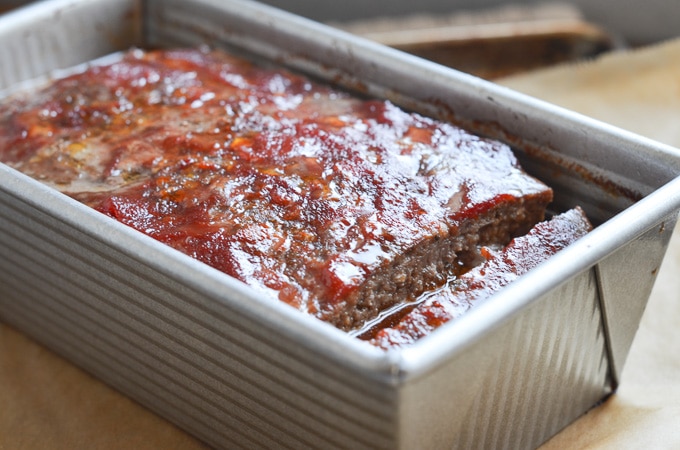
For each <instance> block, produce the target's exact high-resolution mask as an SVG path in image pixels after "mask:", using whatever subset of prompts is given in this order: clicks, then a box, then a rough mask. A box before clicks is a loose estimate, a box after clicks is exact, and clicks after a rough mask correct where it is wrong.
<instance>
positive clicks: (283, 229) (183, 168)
mask: <svg viewBox="0 0 680 450" xmlns="http://www.w3.org/2000/svg"><path fill="white" fill-rule="evenodd" d="M0 130H1V131H0V158H1V159H2V160H3V161H4V162H6V163H7V164H10V165H11V166H13V167H15V168H17V169H19V170H21V171H23V172H25V173H27V174H28V175H31V176H33V177H35V178H37V179H39V180H41V181H43V182H44V183H47V184H49V185H50V186H53V187H55V188H57V189H59V190H61V191H62V192H64V193H66V194H68V195H70V196H72V197H73V198H75V199H78V200H80V201H82V202H84V203H85V204H87V205H89V206H91V207H93V208H95V209H97V210H99V211H101V212H102V213H104V214H107V215H109V216H111V217H113V218H115V219H117V220H119V221H120V222H122V223H124V224H126V225H129V226H131V227H134V228H136V229H137V230H139V231H141V232H143V233H146V234H148V235H149V236H152V237H153V238H155V239H157V240H159V241H161V242H164V243H166V244H168V245H170V246H172V247H174V248H176V249H178V250H180V251H182V252H184V253H186V254H189V255H191V256H193V257H195V258H197V259H199V260H201V261H203V262H205V263H206V264H209V265H210V266H212V267H215V268H217V269H219V270H221V271H223V272H225V273H227V274H229V275H231V276H233V277H235V278H237V279H239V280H242V281H244V282H246V283H248V284H249V285H251V286H252V287H253V288H255V289H257V290H258V291H259V292H261V293H262V295H265V296H268V297H272V298H278V299H279V300H281V301H284V302H286V303H288V304H290V305H292V306H293V307H295V308H297V309H299V310H301V311H304V312H306V313H308V314H311V315H313V316H315V317H318V318H320V319H322V320H325V321H328V322H330V323H332V324H333V325H335V326H337V327H339V328H341V329H343V330H352V329H356V328H358V327H360V326H361V325H362V324H363V323H365V322H366V321H367V320H370V319H372V318H374V317H375V316H376V315H377V314H378V313H379V312H380V311H382V310H384V309H385V308H388V307H390V306H392V305H394V304H396V303H401V302H411V301H413V300H415V299H417V298H418V297H419V296H420V295H421V294H422V293H423V292H424V291H426V290H430V289H434V288H437V287H439V286H441V285H442V284H444V283H445V282H446V280H447V279H449V278H450V276H451V274H452V273H453V274H455V273H457V272H458V271H460V270H461V267H464V266H469V265H470V264H473V263H474V262H475V261H477V260H478V259H479V252H478V248H479V247H480V246H483V245H505V244H507V243H508V242H509V241H510V240H511V239H512V238H513V237H515V236H518V235H521V234H524V233H526V232H527V231H528V230H529V229H530V228H531V227H532V226H533V224H535V223H536V222H538V221H540V220H542V219H543V217H544V213H545V208H546V205H547V204H548V203H549V202H550V201H551V200H552V191H551V190H550V188H548V187H547V186H546V185H544V184H543V183H541V182H539V181H537V180H536V179H534V178H532V177H530V176H529V175H527V174H526V173H525V172H523V171H522V169H521V168H520V166H519V165H518V163H517V160H516V159H515V156H514V155H513V153H512V151H511V149H510V148H509V147H508V146H506V145H504V144H502V143H500V142H496V141H491V140H486V139H483V138H480V137H478V136H475V135H473V134H470V133H468V132H466V131H464V130H462V129H460V128H458V127H455V126H453V125H451V124H448V123H443V122H440V121H437V120H433V119H430V118H427V117H423V116H420V115H418V114H414V113H410V112H406V111H403V110H402V109H400V108H398V107H396V106H395V105H393V104H391V103H390V102H388V101H380V100H366V99H360V98H358V97H355V96H352V95H350V94H348V93H346V92H343V91H339V90H335V89H333V88H331V87H328V86H323V85H319V84H317V83H314V82H312V81H310V80H309V79H307V78H305V77H302V76H298V75H296V74H292V73H289V72H286V71H283V70H280V69H270V68H263V67H259V66H256V65H253V64H251V63H248V62H246V61H244V60H242V59H239V58H236V57H234V56H232V55H228V54H225V53H224V52H221V51H208V50H198V49H176V50H161V51H150V52H145V51H141V50H133V51H130V52H128V53H127V54H125V55H124V56H123V57H122V58H121V59H120V60H119V61H116V62H113V63H110V64H108V65H101V66H92V67H89V68H88V69H86V70H84V71H83V72H81V73H77V74H74V75H71V76H68V77H64V78H61V79H59V80H54V81H53V82H51V83H50V84H49V85H48V86H46V87H45V88H44V89H42V90H40V91H39V92H34V93H32V94H31V95H27V96H15V97H13V98H12V99H10V100H8V101H6V102H4V103H3V104H2V105H1V106H0Z"/></svg>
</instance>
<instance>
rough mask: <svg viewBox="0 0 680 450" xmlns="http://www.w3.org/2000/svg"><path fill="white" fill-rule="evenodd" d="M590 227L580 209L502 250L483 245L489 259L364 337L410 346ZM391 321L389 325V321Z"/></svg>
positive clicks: (379, 343)
mask: <svg viewBox="0 0 680 450" xmlns="http://www.w3.org/2000/svg"><path fill="white" fill-rule="evenodd" d="M591 228H592V226H591V224H590V222H589V221H588V218H587V217H586V215H585V213H584V212H583V210H582V209H581V208H579V207H576V208H574V209H571V210H569V211H567V212H565V213H563V214H560V215H557V216H555V217H553V218H552V219H551V220H549V221H545V222H541V223H539V224H537V225H536V226H535V227H534V228H532V229H531V231H530V232H529V233H528V234H526V235H524V236H520V237H517V238H515V239H513V240H512V241H511V242H510V244H508V246H507V247H505V248H504V249H502V250H501V251H494V250H493V249H489V248H485V249H483V250H482V254H483V255H484V258H485V261H484V262H483V263H482V264H480V265H478V266H476V267H474V268H473V269H471V270H470V271H469V272H466V273H465V274H463V275H461V276H460V277H458V278H457V279H455V280H453V281H452V282H450V283H447V284H446V285H444V286H442V287H441V288H438V289H435V290H432V291H430V292H427V293H426V294H424V295H422V296H421V299H420V300H419V301H416V302H413V303H412V304H411V305H410V306H409V307H407V308H404V309H403V310H402V311H395V312H394V313H393V315H392V316H391V317H389V316H388V317H386V318H385V319H383V321H382V322H381V323H377V324H375V325H373V326H372V327H368V330H366V331H365V332H364V333H362V334H361V335H360V337H361V338H362V339H365V340H368V341H370V342H371V343H372V344H373V345H376V346H378V347H382V348H385V349H388V348H394V347H401V346H404V345H409V344H412V343H413V342H415V341H416V340H418V339H420V338H422V337H424V336H426V335H428V334H430V333H431V332H432V330H434V329H436V328H438V327H440V326H441V325H443V324H444V323H447V322H450V321H452V320H454V319H456V318H458V317H460V316H461V314H463V313H465V312H466V311H467V310H469V309H470V308H472V307H473V306H474V305H476V304H478V303H479V302H481V301H483V300H485V299H487V298H489V297H491V295H492V294H494V293H495V292H497V291H498V290H500V289H501V288H503V287H505V286H507V285H508V284H509V283H510V282H512V281H514V280H515V279H517V278H518V277H520V276H521V275H524V274H525V273H527V272H528V271H529V270H531V269H533V268H534V267H536V266H537V265H538V264H540V263H542V262H543V261H545V260H546V259H548V257H550V256H552V255H554V254H555V253H557V252H558V251H560V250H562V249H563V248H565V247H566V246H568V245H569V244H571V243H572V242H574V241H575V240H576V239H578V238H580V237H582V236H584V235H585V234H586V233H588V232H589V231H590V230H591ZM386 321H389V322H391V323H389V324H386V323H385V322H386Z"/></svg>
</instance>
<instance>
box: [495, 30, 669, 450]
mask: <svg viewBox="0 0 680 450" xmlns="http://www.w3.org/2000/svg"><path fill="white" fill-rule="evenodd" d="M499 83H500V84H503V85H505V86H508V87H511V88H513V89H516V90H518V91H520V92H524V93H527V94H530V95H532V96H534V97H538V98H540V99H543V100H547V101H549V102H551V103H554V104H557V105H560V106H563V107H566V108H568V109H571V110H574V111H577V112H580V113H582V114H585V115H588V116H590V117H594V118H596V119H599V120H602V121H604V122H607V123H610V124H613V125H616V126H618V127H621V128H624V129H626V130H629V131H633V132H635V133H638V134H640V135H643V136H646V137H649V138H652V139H655V140H657V141H660V142H663V143H666V144H669V145H672V146H674V147H678V148H680V40H674V41H670V42H665V43H663V44H659V45H657V46H654V47H649V48H645V49H641V50H637V51H634V52H621V53H614V54H609V55H606V56H604V57H602V58H600V59H598V60H597V61H595V62H593V63H588V64H584V65H581V66H565V67H555V68H551V69H546V70H543V71H540V72H535V73H532V74H529V75H522V76H516V77H513V78H507V79H504V80H499ZM571 448H573V449H595V448H596V449H640V448H655V449H678V448H680V226H677V227H676V229H675V232H674V234H673V237H672V239H671V243H670V246H669V248H668V251H667V254H666V257H665V259H664V262H663V264H662V267H661V269H660V271H659V274H658V278H657V280H656V283H655V285H654V289H653V291H652V294H651V297H650V299H649V303H648V305H647V309H646V310H645V313H644V316H643V318H642V321H641V323H640V328H639V330H638V333H637V335H636V337H635V340H634V341H633V346H632V348H631V351H630V354H629V356H628V360H627V362H626V365H625V367H624V370H623V373H622V376H621V385H620V386H619V389H618V391H617V393H616V394H615V395H614V396H612V397H611V398H610V399H609V400H608V401H607V402H605V403H604V404H603V405H602V406H600V407H598V408H595V409H594V410H592V411H590V412H589V413H588V414H586V415H585V416H583V417H582V418H581V419H579V420H578V421H577V422H576V423H574V424H573V425H571V426H570V427H568V428H567V429H565V430H564V431H562V432H561V433H559V434H558V435H557V436H555V437H554V438H553V439H551V440H550V441H549V442H548V443H546V444H545V445H544V446H543V449H544V450H556V449H571Z"/></svg>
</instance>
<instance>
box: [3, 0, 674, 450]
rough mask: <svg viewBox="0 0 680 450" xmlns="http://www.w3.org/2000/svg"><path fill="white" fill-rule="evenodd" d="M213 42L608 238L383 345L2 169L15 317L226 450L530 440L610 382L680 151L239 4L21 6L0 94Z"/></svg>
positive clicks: (636, 308)
mask: <svg viewBox="0 0 680 450" xmlns="http://www.w3.org/2000/svg"><path fill="white" fill-rule="evenodd" d="M201 44H208V45H212V46H215V47H225V48H228V49H230V50H231V51H234V52H238V53H240V54H244V55H248V56H249V57H251V58H252V59H254V60H257V61H261V62H267V63H273V64H280V65H285V66H286V67H288V68H291V69H293V70H297V71H300V72H303V73H306V74H308V75H310V76H312V77H315V78H319V79H323V80H328V81H329V82H332V83H336V84H340V85H342V86H345V87H346V88H348V89H351V90H354V91H357V92H359V93H360V94H363V95H369V96H377V97H383V98H388V99H390V100H392V101H393V102H395V103H398V104H400V105H402V106H403V107H405V108H409V109H412V110H416V111H419V112H421V113H424V114H428V115H431V116H435V117H438V118H441V119H446V120H451V121H454V122H456V123H458V124H461V125H463V126H466V127H468V128H470V129H471V130H472V131H475V132H477V133H480V134H484V135H488V136H491V137H495V138H499V139H502V140H504V141H505V142H508V143H509V144H510V145H512V146H513V147H514V149H515V151H516V153H517V155H518V157H519V158H520V159H521V162H522V164H523V165H524V166H525V168H526V169H527V170H528V171H529V172H530V173H532V174H534V175H535V176H537V177H539V178H541V179H543V180H544V181H546V182H548V183H549V184H550V185H551V186H553V187H554V188H555V192H556V199H555V202H554V205H553V208H554V209H555V211H560V210H564V209H567V208H569V207H571V206H573V205H577V204H578V205H581V206H582V207H583V208H584V209H585V211H586V212H587V213H588V215H589V216H590V218H591V219H592V220H593V222H594V223H595V225H596V228H595V229H594V230H593V231H592V232H591V233H590V234H589V235H587V236H586V237H584V238H583V239H581V240H579V241H578V242H577V243H575V244H574V245H572V246H570V247H569V248H567V249H565V250H564V251H562V252H560V253H559V254H557V255H555V256H554V257H552V258H551V259H550V260H548V261H547V262H545V263H544V264H542V265H540V266H539V267H537V268H536V269H535V270H533V271H532V272H530V273H529V274H527V275H526V276H524V277H522V278H521V279H519V280H517V282H515V283H513V284H511V285H509V286H508V287H507V288H505V289H503V290H502V291H500V292H499V293H498V294H496V295H495V296H493V297H492V298H490V299H489V300H488V301H486V302H484V303H483V304H480V305H479V306H478V307H477V308H475V309H473V310H471V311H470V312H469V313H467V314H466V315H464V316H463V317H462V318H460V319H459V320H458V321H456V322H453V323H450V324H447V325H445V326H443V327H441V328H440V329H439V330H437V331H436V332H434V333H432V334H431V335H430V336H428V337H426V338H424V339H422V340H421V341H419V342H417V343H415V344H414V345H412V346H410V347H407V348H403V349H398V350H390V351H386V352H385V351H382V350H379V349H377V348H374V347H372V346H370V345H369V344H367V343H365V342H362V341H360V340H358V339H355V338H353V337H351V336H349V335H348V334H346V333H344V332H341V331H340V330H338V329H335V328H333V327H332V326H330V325H328V324H325V323H322V322H320V321H318V320H316V319H314V318H312V317H309V316H306V315H304V314H302V313H300V312H298V311H296V310H293V309H292V308H290V307H288V306H286V305H284V304H279V303H278V302H272V301H270V300H267V299H263V298H261V297H259V296H258V295H257V294H256V293H255V292H254V291H253V290H251V289H250V288H249V287H248V286H246V285H244V284H242V283H240V282H238V281H236V280H234V279H232V278H230V277H228V276H227V275H225V274H223V273H220V272H218V271H216V270H214V269H211V268H209V267H207V266H205V265H203V264H201V263H199V262H198V261H196V260H193V259H191V258H190V257H188V256H186V255H183V254H181V253H179V252H177V251H175V250H173V249H170V248H169V247H166V246H164V245H162V244H160V243H159V242H156V241H154V240H152V239H151V238H149V237H147V236H144V235H142V234H140V233H138V232H136V231H134V230H132V229H130V228H127V227H125V226H123V225H121V224H120V223H117V222H115V221H113V220H112V219H110V218H108V217H105V216H104V215H101V214H99V213H97V212H95V211H93V210H90V209H88V208H87V207H85V206H83V205H82V204H80V203H77V202H76V201H73V200H72V199H70V198H68V197H66V196H64V195H62V194H60V193H58V192H56V191H54V190H52V189H50V188H48V187H46V186H44V185H42V184H41V183H39V182H37V181H35V180H32V179H30V178H28V177H26V176H24V175H22V174H20V173H18V172H16V171H15V170H13V169H11V168H9V167H7V166H5V165H1V164H0V252H1V254H2V258H0V319H1V320H3V321H5V322H6V323H8V324H11V325H12V326H14V327H16V328H18V329H20V330H22V331H23V332H25V333H26V334H28V335H30V336H32V337H33V338H34V339H36V340H37V341H39V342H41V343H43V344H44V345H46V346H47V347H49V348H51V349H53V350H54V351H55V352H57V353H59V354H61V355H63V356H65V357H66V358H68V359H70V360H71V361H73V362H74V363H75V364H77V365H79V366H80V367H82V368H84V369H85V370H87V371H89V372H90V373H92V374H94V375H95V376H97V377H99V378H101V379H102V380H104V381H105V382H107V383H109V384H110V385H111V386H113V387H115V388H116V389H118V390H120V391H121V392H123V393H124V394H126V395H128V396H130V397H131V398H133V399H135V400H136V401H138V402H139V403H141V404H143V405H145V406H146V407H148V408H149V409H151V410H153V411H155V412H156V413H158V414H159V415H160V416H163V417H165V418H166V419H168V420H170V421H172V422H174V423H175V424H177V425H179V426H180V427H182V428H183V429H185V430H187V431H188V432H190V433H192V434H194V435H195V436H197V437H198V438H200V439H202V440H203V441H204V442H206V443H207V444H209V445H211V446H214V447H218V448H239V447H243V448H294V449H301V448H324V449H326V448H352V449H356V448H372V449H373V448H397V449H414V448H427V449H434V448H451V447H456V448H513V449H516V448H532V447H536V446H538V445H540V444H541V443H542V442H544V441H545V440H546V439H548V438H549V437H550V436H552V435H553V434H555V433H556V432H558V431H559V430H560V429H562V428H563V427H565V426H566V425H568V424H569V423H570V422H572V421H573V420H575V419H576V418H577V417H579V416H580V415H582V414H584V413H585V412H586V411H588V410H589V409H590V408H592V407H593V406H594V405H596V404H597V403H598V402H600V401H602V400H603V399H604V398H606V397H607V396H608V395H609V394H611V393H612V392H613V391H614V390H615V389H616V386H617V383H618V378H619V376H620V373H621V369H622V367H623V365H624V363H625V359H626V355H627V353H628V349H629V347H630V344H631V342H632V339H633V337H634V334H635V331H636V329H637V326H638V323H639V320H640V316H641V314H642V311H643V310H644V307H645V303H646V301H647V298H648V296H649V293H650V290H651V287H652V284H653V282H654V278H655V274H656V272H657V270H658V268H659V265H660V264H661V261H662V258H663V255H664V252H665V249H666V246H667V243H668V240H669V238H670V234H671V232H672V229H673V226H674V224H675V221H676V216H677V211H678V209H679V208H680V180H678V179H676V175H677V174H678V173H679V169H680V155H679V153H678V151H676V150H674V149H673V148H670V147H666V146H663V145H661V144H658V143H655V142H652V141H650V140H646V139H643V138H641V137H638V136H635V135H633V134H630V133H627V132H625V131H623V130H619V129H616V128H613V127H610V126H606V125H604V124H601V123H598V122H595V121H593V120H590V119H588V118H585V117H582V116H579V115H577V114H574V113H571V112H568V111H565V110H562V109H560V108H557V107H555V106H551V105H549V104H546V103H542V102H540V101H537V100H535V99H532V98H529V97H526V96H523V95H520V94H518V93H515V92H513V91H511V90H508V89H505V88H501V87H499V86H496V85H493V84H491V83H489V82H487V81H484V80H481V79H479V78H475V77H472V76H469V75H465V74H462V73H459V72H456V71H455V70H453V69H450V68H446V67H444V66H440V65H437V64H435V63H433V62H428V61H425V60H422V59H419V58H417V57H415V56H411V55H407V54H405V53H401V52H399V51H397V50H394V49H390V48H387V47H384V46H382V45H379V44H376V43H372V42H369V41H366V40H363V39H360V38H358V37H354V36H352V35H349V34H345V33H343V32H340V31H338V30H334V29H331V28H328V27H326V26H323V25H320V24H318V23H315V22H312V21H310V20H307V19H303V18H300V17H298V16H295V15H291V14H289V13H285V12H282V11H279V10H277V9H274V8H272V7H270V6H264V5H262V4H258V3H255V2H249V1H241V0H238V1H237V0H230V1H218V0H183V1H180V0H171V1H160V0H158V1H130V0H68V1H66V0H53V1H45V2H40V3H38V4H35V5H31V6H27V7H24V8H20V9H18V10H16V11H14V12H10V13H8V14H6V15H4V16H3V17H0V90H2V92H3V95H5V94H7V93H9V92H11V91H13V90H14V89H16V87H17V86H23V85H26V83H27V82H28V81H29V80H33V79H36V78H38V79H39V78H41V77H42V78H44V77H46V76H48V77H49V76H53V75H54V74H55V73H56V74H58V73H60V72H59V71H61V70H64V69H67V68H68V67H71V66H74V65H77V64H82V63H85V62H87V61H90V60H93V59H97V58H100V57H103V56H105V55H109V54H112V53H115V52H118V51H121V50H125V49H128V48H130V47H132V46H137V47H144V48H147V47H148V48H156V47H169V46H196V45H201ZM50 74H52V75H50Z"/></svg>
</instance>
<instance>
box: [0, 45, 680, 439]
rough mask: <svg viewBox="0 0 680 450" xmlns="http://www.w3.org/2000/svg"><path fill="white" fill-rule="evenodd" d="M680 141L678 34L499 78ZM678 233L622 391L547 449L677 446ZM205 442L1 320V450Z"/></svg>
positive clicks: (618, 122) (679, 417) (679, 397)
mask: <svg viewBox="0 0 680 450" xmlns="http://www.w3.org/2000/svg"><path fill="white" fill-rule="evenodd" d="M499 82H500V83H501V84H504V85H506V86H509V87H512V88H514V89H517V90H519V91H523V92H525V93H528V94H530V95H533V96H536V97H539V98H542V99H545V100H548V101H550V102H553V103H556V104H558V105H562V106H565V107H567V108H570V109H573V110H576V111H579V112H581V113H584V114H586V115H590V116H592V117H595V118H598V119H600V120H604V121H606V122H609V123H612V124H614V125H617V126H620V127H623V128H626V129H628V130H631V131H635V132H637V133H640V134H642V135H645V136H647V137H650V138H653V139H657V140H659V141H663V142H665V143H668V144H671V145H674V146H677V147H680V41H676V42H669V43H666V44H664V45H661V46H657V47H653V48H647V49H644V50H640V51H637V52H635V53H622V54H615V55H611V56H607V57H604V58H602V59H600V60H598V61H597V62H594V63H590V64H588V65H583V66H580V67H573V66H568V67H560V68H555V69H551V70H547V71H542V72H538V73H533V74H529V75H522V76H517V77H514V78H511V79H504V80H500V81H499ZM679 235H680V231H678V229H676V232H675V234H674V237H673V240H672V242H671V246H670V249H669V251H668V254H667V256H666V259H665V261H664V264H663V266H662V268H661V270H660V272H659V275H658V279H657V283H656V285H655V288H654V291H653V293H652V296H651V299H650V302H649V305H648V308H647V310H646V312H645V315H644V318H643V320H642V323H641V326H640V330H639V332H638V334H637V336H636V338H635V341H634V343H633V348H632V350H631V353H630V355H629V358H628V362H627V364H626V367H625V369H624V372H623V376H622V382H621V386H620V388H619V391H618V392H617V393H616V394H615V395H613V396H612V397H611V398H610V399H609V400H608V401H607V402H605V403H604V404H603V405H601V406H599V407H597V408H595V409H593V410H592V411H591V412H589V413H588V414H586V415H585V416H583V417H582V418H581V419H579V420H578V421H577V422H575V423H574V424H572V425H570V426H569V427H568V428H566V429H565V430H563V431H562V432H561V433H559V434H558V435H557V436H555V437H554V438H553V439H552V440H550V441H549V442H548V443H546V444H545V445H544V446H543V449H545V450H555V449H628V448H630V449H640V448H656V449H664V448H668V449H671V448H680V236H679ZM67 448H68V449H78V448H87V449H113V448H116V449H118V448H135V449H160V448H162V449H173V448H175V449H199V448H204V447H203V445H202V444H201V443H199V442H197V441H196V440H195V439H193V438H191V437H190V436H188V435H187V434H185V433H184V432H182V431H181V430H179V429H177V428H175V427H174V426H173V425H171V424H169V423H167V422H166V421H164V420H163V419H160V418H158V417H157V416H155V415H154V414H153V413H151V412H149V411H147V410H146V409H144V408H143V407H141V406H139V405H138V404H136V403H134V402H133V401H131V400H129V399H127V398H126V397H124V396H122V395H121V394H119V393H117V392H116V391H114V390H112V389H111V388H109V387H107V386H105V385H104V384H102V383H101V382H99V381H98V380H96V379H94V378H92V377H91V376H89V375H88V374H86V373H84V372H83V371H81V370H80V369H78V368H76V367H75V366H73V365H71V364H70V363H68V362H66V361H64V360H63V359H61V358H60V357H58V356H56V355H54V354H53V353H51V352H50V351H48V350H46V349H44V348H43V347H41V346H39V345H37V344H35V343H34V342H33V341H31V340H29V339H28V338H26V337H25V336H23V335H22V334H20V333H17V332H16V331H14V330H13V329H11V328H10V327H8V326H6V325H3V324H0V449H2V450H6V449H12V450H13V449H67Z"/></svg>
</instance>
